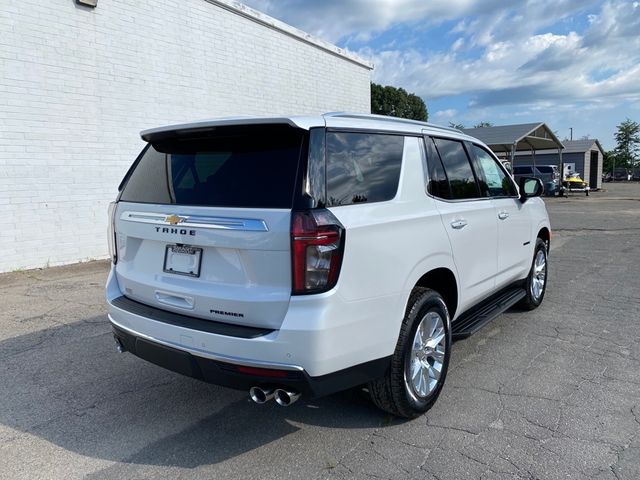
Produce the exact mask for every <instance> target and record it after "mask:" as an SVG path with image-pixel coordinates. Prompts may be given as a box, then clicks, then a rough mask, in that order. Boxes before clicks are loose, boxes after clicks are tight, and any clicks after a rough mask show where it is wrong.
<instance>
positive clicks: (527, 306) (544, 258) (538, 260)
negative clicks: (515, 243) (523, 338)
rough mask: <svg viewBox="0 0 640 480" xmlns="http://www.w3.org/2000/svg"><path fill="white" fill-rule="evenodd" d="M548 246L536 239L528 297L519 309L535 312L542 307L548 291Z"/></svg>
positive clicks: (520, 304) (527, 285) (529, 277)
mask: <svg viewBox="0 0 640 480" xmlns="http://www.w3.org/2000/svg"><path fill="white" fill-rule="evenodd" d="M547 253H548V252H547V244H546V243H545V241H544V240H542V239H541V238H538V239H536V248H535V250H534V251H533V262H532V263H531V270H530V271H529V275H528V276H527V280H526V289H527V295H526V296H525V297H524V298H523V299H522V300H520V302H519V303H518V305H517V306H518V307H520V308H522V309H523V310H534V309H536V308H538V307H539V306H540V304H541V303H542V300H543V299H544V293H545V292H546V290H547V269H548V265H549V263H548V255H547Z"/></svg>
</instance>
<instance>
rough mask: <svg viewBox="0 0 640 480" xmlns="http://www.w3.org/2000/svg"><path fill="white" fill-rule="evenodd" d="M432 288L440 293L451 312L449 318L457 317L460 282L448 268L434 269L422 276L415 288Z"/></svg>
mask: <svg viewBox="0 0 640 480" xmlns="http://www.w3.org/2000/svg"><path fill="white" fill-rule="evenodd" d="M416 287H422V288H430V289H432V290H435V291H436V292H438V293H439V294H440V295H441V296H442V299H443V300H444V303H445V304H446V305H447V309H448V310H449V318H451V319H453V318H454V317H455V314H456V311H457V309H458V282H457V281H456V276H455V274H454V273H453V272H452V271H451V270H449V269H448V268H444V267H441V268H434V269H433V270H429V271H428V272H427V273H425V274H424V275H422V276H421V277H420V278H419V279H418V281H417V282H416V284H415V285H414V287H413V288H416Z"/></svg>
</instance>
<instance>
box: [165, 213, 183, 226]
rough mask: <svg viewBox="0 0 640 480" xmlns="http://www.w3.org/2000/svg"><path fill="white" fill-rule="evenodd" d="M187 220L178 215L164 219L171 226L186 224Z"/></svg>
mask: <svg viewBox="0 0 640 480" xmlns="http://www.w3.org/2000/svg"><path fill="white" fill-rule="evenodd" d="M185 220H186V218H184V217H179V216H178V215H169V216H168V217H167V218H165V219H164V221H165V222H167V223H169V224H170V225H177V224H179V223H182V222H184V221H185Z"/></svg>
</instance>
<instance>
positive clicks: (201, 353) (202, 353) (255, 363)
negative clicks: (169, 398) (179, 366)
mask: <svg viewBox="0 0 640 480" xmlns="http://www.w3.org/2000/svg"><path fill="white" fill-rule="evenodd" d="M112 308H116V307H112ZM118 310H120V309H118ZM130 315H134V316H136V317H140V316H139V315H135V314H130ZM107 317H108V318H109V321H110V322H111V323H112V324H113V325H114V326H116V327H118V328H120V329H122V330H124V331H126V332H128V333H130V334H131V335H135V336H137V337H140V338H144V339H145V340H149V341H151V342H155V343H159V344H160V345H164V346H165V347H171V348H176V349H178V350H182V351H183V352H188V353H190V354H192V355H196V356H198V357H204V358H209V359H211V360H218V361H220V362H225V363H231V364H233V365H241V366H245V367H255V368H271V369H275V370H291V371H295V372H303V371H304V368H302V367H300V366H299V365H290V364H287V363H272V362H263V361H261V360H250V359H248V358H240V357H232V356H229V355H223V354H220V353H212V352H209V351H207V350H202V349H200V348H195V347H185V346H184V345H180V344H178V343H174V342H170V341H168V340H159V339H157V338H155V337H152V336H150V335H145V334H144V333H140V332H136V331H135V330H132V329H131V328H129V327H125V326H124V325H120V324H119V323H118V322H116V321H115V320H114V319H113V317H112V316H111V314H110V313H109V314H107ZM140 318H144V317H140ZM145 320H149V319H145ZM151 321H153V320H151ZM175 328H183V327H175ZM184 330H189V329H187V328H185V329H184ZM211 335H214V334H211ZM243 340H244V339H243ZM249 341H251V340H249Z"/></svg>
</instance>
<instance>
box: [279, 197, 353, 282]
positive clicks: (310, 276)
mask: <svg viewBox="0 0 640 480" xmlns="http://www.w3.org/2000/svg"><path fill="white" fill-rule="evenodd" d="M343 251H344V227H343V226H342V224H341V223H340V222H339V221H338V219H337V218H336V217H334V216H333V214H332V213H331V212H330V211H329V210H323V209H316V210H308V211H303V212H294V213H293V217H292V219H291V263H292V266H293V281H292V284H293V285H292V289H291V292H292V293H293V294H294V295H296V294H298V295H299V294H305V293H320V292H326V291H327V290H330V289H332V288H333V287H334V286H335V285H336V283H337V281H338V275H339V274H340V266H341V265H342V253H343Z"/></svg>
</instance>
